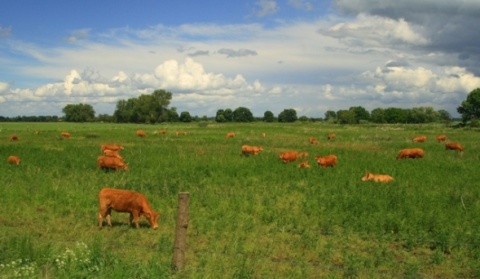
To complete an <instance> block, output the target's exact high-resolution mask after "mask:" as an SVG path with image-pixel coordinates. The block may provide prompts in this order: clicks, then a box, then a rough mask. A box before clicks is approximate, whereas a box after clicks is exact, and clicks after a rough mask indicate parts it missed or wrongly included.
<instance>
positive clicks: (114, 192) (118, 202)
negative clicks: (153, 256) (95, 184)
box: [98, 188, 160, 229]
mask: <svg viewBox="0 0 480 279" xmlns="http://www.w3.org/2000/svg"><path fill="white" fill-rule="evenodd" d="M98 203H99V207H100V212H99V213H98V228H99V229H101V228H102V226H103V219H104V218H106V219H107V223H108V226H110V227H112V222H111V213H112V209H113V210H115V211H117V212H127V213H130V224H131V223H132V221H135V226H136V228H137V229H138V228H139V227H140V225H139V217H141V216H143V217H145V218H146V219H147V220H148V223H149V224H150V226H151V227H152V228H153V229H157V228H158V218H159V217H160V213H157V212H154V211H153V210H152V208H151V207H150V204H149V203H148V200H147V198H146V197H145V196H144V195H142V194H140V193H137V192H134V191H129V190H121V189H113V188H103V189H102V190H100V192H99V193H98Z"/></svg>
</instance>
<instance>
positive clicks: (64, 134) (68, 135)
mask: <svg viewBox="0 0 480 279" xmlns="http://www.w3.org/2000/svg"><path fill="white" fill-rule="evenodd" d="M60 136H61V137H62V138H66V139H69V138H70V136H71V135H70V133H69V132H61V133H60Z"/></svg>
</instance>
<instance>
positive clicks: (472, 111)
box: [457, 88, 480, 123]
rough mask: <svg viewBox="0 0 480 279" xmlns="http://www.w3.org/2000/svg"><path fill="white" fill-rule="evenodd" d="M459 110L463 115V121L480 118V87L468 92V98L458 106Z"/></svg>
mask: <svg viewBox="0 0 480 279" xmlns="http://www.w3.org/2000/svg"><path fill="white" fill-rule="evenodd" d="M457 112H458V113H460V114H461V115H462V122H463V123H466V122H468V121H471V120H475V119H479V118H480V88H477V89H474V90H473V91H472V92H470V93H469V94H468V96H467V99H466V100H465V101H463V102H462V104H461V105H460V106H459V107H458V108H457Z"/></svg>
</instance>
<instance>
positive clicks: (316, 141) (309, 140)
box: [308, 137, 318, 144]
mask: <svg viewBox="0 0 480 279" xmlns="http://www.w3.org/2000/svg"><path fill="white" fill-rule="evenodd" d="M308 142H309V143H311V144H318V140H316V139H315V138H314V137H309V138H308Z"/></svg>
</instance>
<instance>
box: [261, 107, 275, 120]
mask: <svg viewBox="0 0 480 279" xmlns="http://www.w3.org/2000/svg"><path fill="white" fill-rule="evenodd" d="M263 121H265V122H273V121H275V116H274V115H273V112H271V111H269V110H267V111H266V112H265V113H264V114H263Z"/></svg>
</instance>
